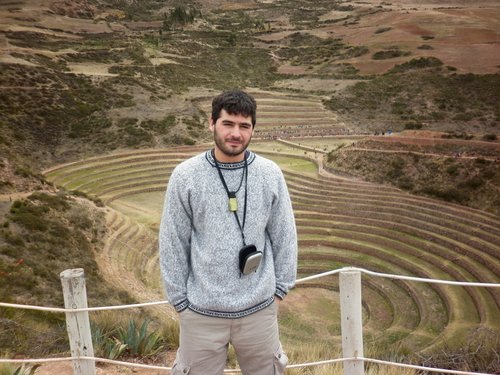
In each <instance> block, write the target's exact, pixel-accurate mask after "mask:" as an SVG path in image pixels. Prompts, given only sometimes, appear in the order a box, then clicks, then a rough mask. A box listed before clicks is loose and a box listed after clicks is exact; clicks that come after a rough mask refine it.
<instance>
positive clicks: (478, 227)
mask: <svg viewBox="0 0 500 375" xmlns="http://www.w3.org/2000/svg"><path fill="white" fill-rule="evenodd" d="M289 190H290V194H291V196H292V199H293V200H294V201H295V202H301V203H309V202H310V203H311V204H322V205H328V206H330V207H334V208H335V207H345V206H349V207H351V208H353V209H362V208H363V207H367V209H369V210H377V211H379V212H382V213H393V214H395V215H405V214H406V216H409V217H410V218H414V219H419V220H422V219H423V220H426V221H427V222H429V223H433V224H436V225H441V226H445V227H446V228H449V229H450V230H455V231H460V232H462V233H467V234H468V235H469V236H470V238H471V241H472V240H474V241H476V242H477V246H480V247H483V246H489V247H491V248H496V249H497V250H499V251H500V246H498V237H497V236H496V235H495V232H496V228H493V227H492V226H491V225H488V226H487V225H484V224H483V223H484V221H483V222H481V221H477V220H474V218H473V217H472V218H469V217H458V218H456V217H455V216H453V215H452V214H449V213H447V212H443V211H441V210H440V211H436V210H435V209H432V208H426V207H422V206H415V205H413V204H412V202H397V203H395V204H394V203H393V202H392V201H391V200H388V199H379V198H378V197H373V196H368V195H364V196H363V195H357V196H355V197H349V196H346V195H344V194H341V195H330V194H328V193H327V192H321V191H318V192H312V191H310V190H304V189H302V188H300V186H297V185H295V184H290V185H289ZM492 225H493V223H492Z"/></svg>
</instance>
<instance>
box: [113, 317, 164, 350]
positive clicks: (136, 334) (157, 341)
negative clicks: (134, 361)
mask: <svg viewBox="0 0 500 375" xmlns="http://www.w3.org/2000/svg"><path fill="white" fill-rule="evenodd" d="M148 326H149V321H148V320H145V321H143V322H142V324H141V326H140V327H137V325H136V322H135V321H134V320H130V321H129V324H128V328H127V329H126V330H125V329H123V328H119V329H118V337H117V340H118V341H119V342H120V343H122V344H125V345H127V350H126V352H127V353H128V354H130V355H139V356H153V355H156V354H158V352H159V351H160V350H161V349H162V348H163V346H162V345H161V335H160V334H159V333H158V332H149V331H148Z"/></svg>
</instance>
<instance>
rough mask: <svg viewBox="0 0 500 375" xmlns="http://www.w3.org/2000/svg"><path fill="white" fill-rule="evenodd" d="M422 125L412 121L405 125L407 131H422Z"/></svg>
mask: <svg viewBox="0 0 500 375" xmlns="http://www.w3.org/2000/svg"><path fill="white" fill-rule="evenodd" d="M422 126H423V125H422V123H421V122H417V121H410V122H407V123H406V124H405V129H406V130H412V129H422Z"/></svg>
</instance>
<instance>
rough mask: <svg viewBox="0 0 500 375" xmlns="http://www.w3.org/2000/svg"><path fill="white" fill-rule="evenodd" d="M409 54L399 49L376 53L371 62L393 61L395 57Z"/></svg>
mask: <svg viewBox="0 0 500 375" xmlns="http://www.w3.org/2000/svg"><path fill="white" fill-rule="evenodd" d="M410 54H411V52H408V51H401V50H400V49H389V50H383V51H377V52H375V53H374V54H373V56H372V58H373V60H386V59H393V58H395V57H401V56H408V55H410Z"/></svg>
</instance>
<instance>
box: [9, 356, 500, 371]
mask: <svg viewBox="0 0 500 375" xmlns="http://www.w3.org/2000/svg"><path fill="white" fill-rule="evenodd" d="M73 360H90V361H95V362H101V363H107V364H111V365H118V366H126V367H133V368H142V369H148V370H156V371H172V367H165V366H154V365H145V364H142V363H134V362H125V361H117V360H113V359H107V358H98V357H85V356H81V357H61V358H39V359H0V363H14V364H26V363H55V362H69V361H73ZM354 360H362V361H365V362H370V363H375V364H380V365H387V366H395V367H402V368H408V369H413V370H423V371H429V372H439V373H443V374H456V375H493V374H488V373H484V372H469V371H459V370H447V369H441V368H435V367H426V366H417V365H409V364H405V363H397V362H390V361H383V360H379V359H373V358H365V357H350V358H338V359H329V360H325V361H316V362H306V363H301V364H292V365H288V366H287V367H286V368H287V369H293V368H305V367H314V366H327V365H333V364H336V363H343V362H347V361H354ZM224 373H225V374H239V373H241V370H240V369H238V368H236V369H225V370H224Z"/></svg>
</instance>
